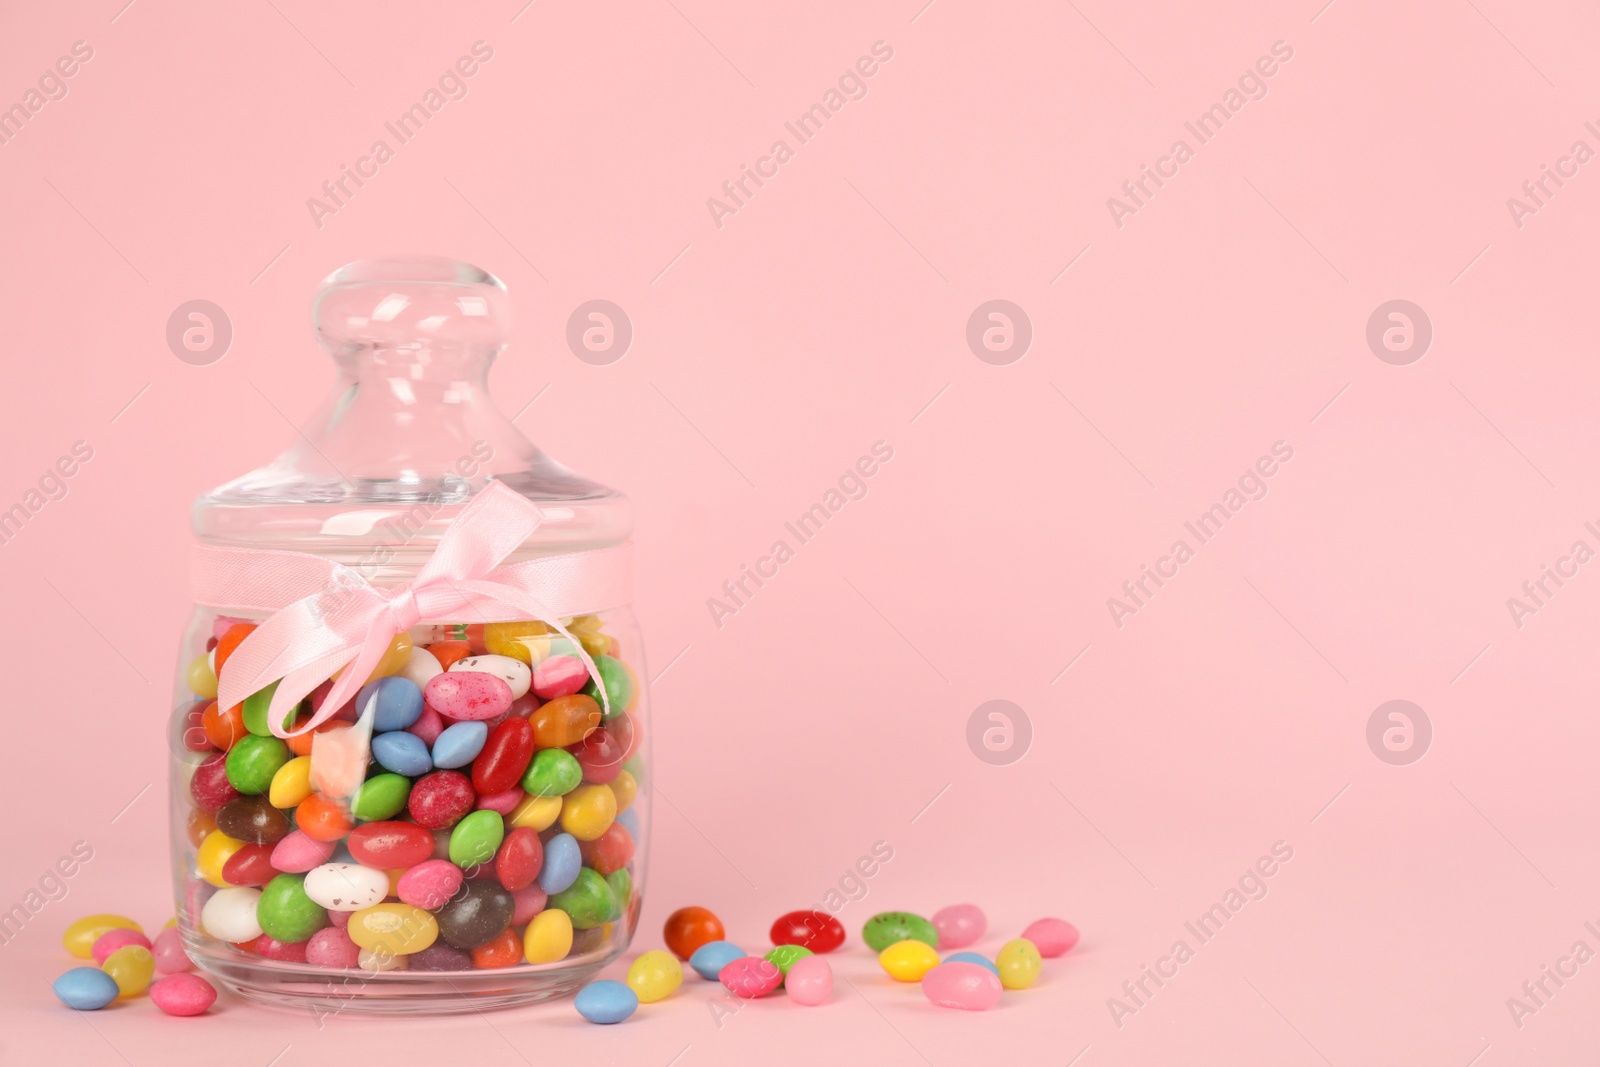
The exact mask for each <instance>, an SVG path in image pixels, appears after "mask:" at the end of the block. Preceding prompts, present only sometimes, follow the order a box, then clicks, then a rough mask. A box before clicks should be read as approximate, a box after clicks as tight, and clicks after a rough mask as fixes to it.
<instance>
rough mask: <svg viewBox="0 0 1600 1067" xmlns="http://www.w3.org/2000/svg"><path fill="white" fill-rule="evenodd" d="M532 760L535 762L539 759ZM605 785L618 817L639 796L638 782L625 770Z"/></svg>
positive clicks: (618, 772)
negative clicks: (607, 787) (607, 786)
mask: <svg viewBox="0 0 1600 1067" xmlns="http://www.w3.org/2000/svg"><path fill="white" fill-rule="evenodd" d="M533 758H534V760H535V761H537V760H538V758H539V757H538V756H535V757H533ZM606 784H607V785H609V786H610V787H611V792H612V793H613V794H614V795H615V796H616V798H617V814H618V815H621V814H622V813H623V812H625V811H627V810H628V808H630V807H631V806H632V805H633V801H634V798H635V797H637V796H638V795H639V780H638V779H637V778H635V777H634V776H633V775H631V774H629V773H628V772H627V771H625V770H620V769H619V770H618V771H617V776H616V777H615V778H613V779H611V781H609V782H607V783H606ZM530 792H531V790H530Z"/></svg>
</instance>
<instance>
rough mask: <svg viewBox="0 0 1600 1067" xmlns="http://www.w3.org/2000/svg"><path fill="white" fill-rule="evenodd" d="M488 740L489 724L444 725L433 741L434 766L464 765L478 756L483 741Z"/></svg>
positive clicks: (463, 723) (464, 723)
mask: <svg viewBox="0 0 1600 1067" xmlns="http://www.w3.org/2000/svg"><path fill="white" fill-rule="evenodd" d="M487 740H489V726H488V724H487V723H482V722H458V723H455V724H454V725H452V726H446V727H445V728H444V730H443V731H441V732H440V734H439V736H438V737H437V738H436V739H435V740H434V742H433V765H434V766H435V767H465V766H466V765H467V764H469V763H471V762H472V761H473V760H475V759H477V758H478V753H479V752H482V751H483V743H484V742H485V741H487Z"/></svg>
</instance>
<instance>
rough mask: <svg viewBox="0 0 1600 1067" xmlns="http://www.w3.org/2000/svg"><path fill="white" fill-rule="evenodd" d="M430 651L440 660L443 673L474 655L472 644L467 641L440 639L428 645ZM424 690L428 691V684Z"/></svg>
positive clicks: (435, 658)
mask: <svg viewBox="0 0 1600 1067" xmlns="http://www.w3.org/2000/svg"><path fill="white" fill-rule="evenodd" d="M428 653H429V655H431V656H433V658H434V660H435V661H437V662H438V664H439V670H440V672H441V673H442V672H444V671H447V670H449V669H450V668H451V667H454V666H455V665H456V664H457V663H459V662H460V661H461V660H463V659H465V658H466V657H468V656H470V655H472V646H471V645H470V644H468V643H467V642H465V641H439V642H437V643H435V644H431V645H429V646H428ZM428 680H429V681H432V680H433V679H432V678H430V679H428ZM423 692H424V693H426V692H427V686H423Z"/></svg>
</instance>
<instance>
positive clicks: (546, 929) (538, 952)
mask: <svg viewBox="0 0 1600 1067" xmlns="http://www.w3.org/2000/svg"><path fill="white" fill-rule="evenodd" d="M522 951H523V956H524V958H525V959H527V961H528V962H529V963H554V962H555V961H557V960H561V959H566V957H567V953H569V952H571V951H572V917H571V916H570V915H568V914H567V913H566V912H564V911H558V910H556V909H554V908H549V909H546V910H544V911H541V912H540V913H539V914H537V915H535V916H534V917H533V918H532V920H530V921H529V923H528V929H527V931H526V932H524V934H523V935H522Z"/></svg>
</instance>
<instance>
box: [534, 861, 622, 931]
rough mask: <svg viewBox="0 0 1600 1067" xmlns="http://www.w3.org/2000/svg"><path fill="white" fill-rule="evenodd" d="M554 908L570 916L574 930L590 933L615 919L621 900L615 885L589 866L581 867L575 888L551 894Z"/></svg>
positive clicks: (573, 885)
mask: <svg viewBox="0 0 1600 1067" xmlns="http://www.w3.org/2000/svg"><path fill="white" fill-rule="evenodd" d="M550 907H552V908H560V909H561V910H562V911H564V912H566V913H567V914H568V915H570V916H571V917H572V925H573V928H574V929H578V930H588V929H591V928H592V927H596V926H599V925H600V924H601V923H604V922H609V921H610V920H611V917H612V916H613V915H614V914H615V913H616V911H617V898H616V896H615V894H613V893H612V892H611V883H609V882H607V881H606V880H605V879H604V878H603V877H601V876H600V875H599V874H596V873H595V872H594V871H593V870H591V869H589V868H588V867H581V868H579V870H578V876H577V878H575V879H574V880H573V882H572V885H570V886H568V887H567V888H566V889H564V890H561V891H560V892H557V893H551V894H550Z"/></svg>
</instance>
